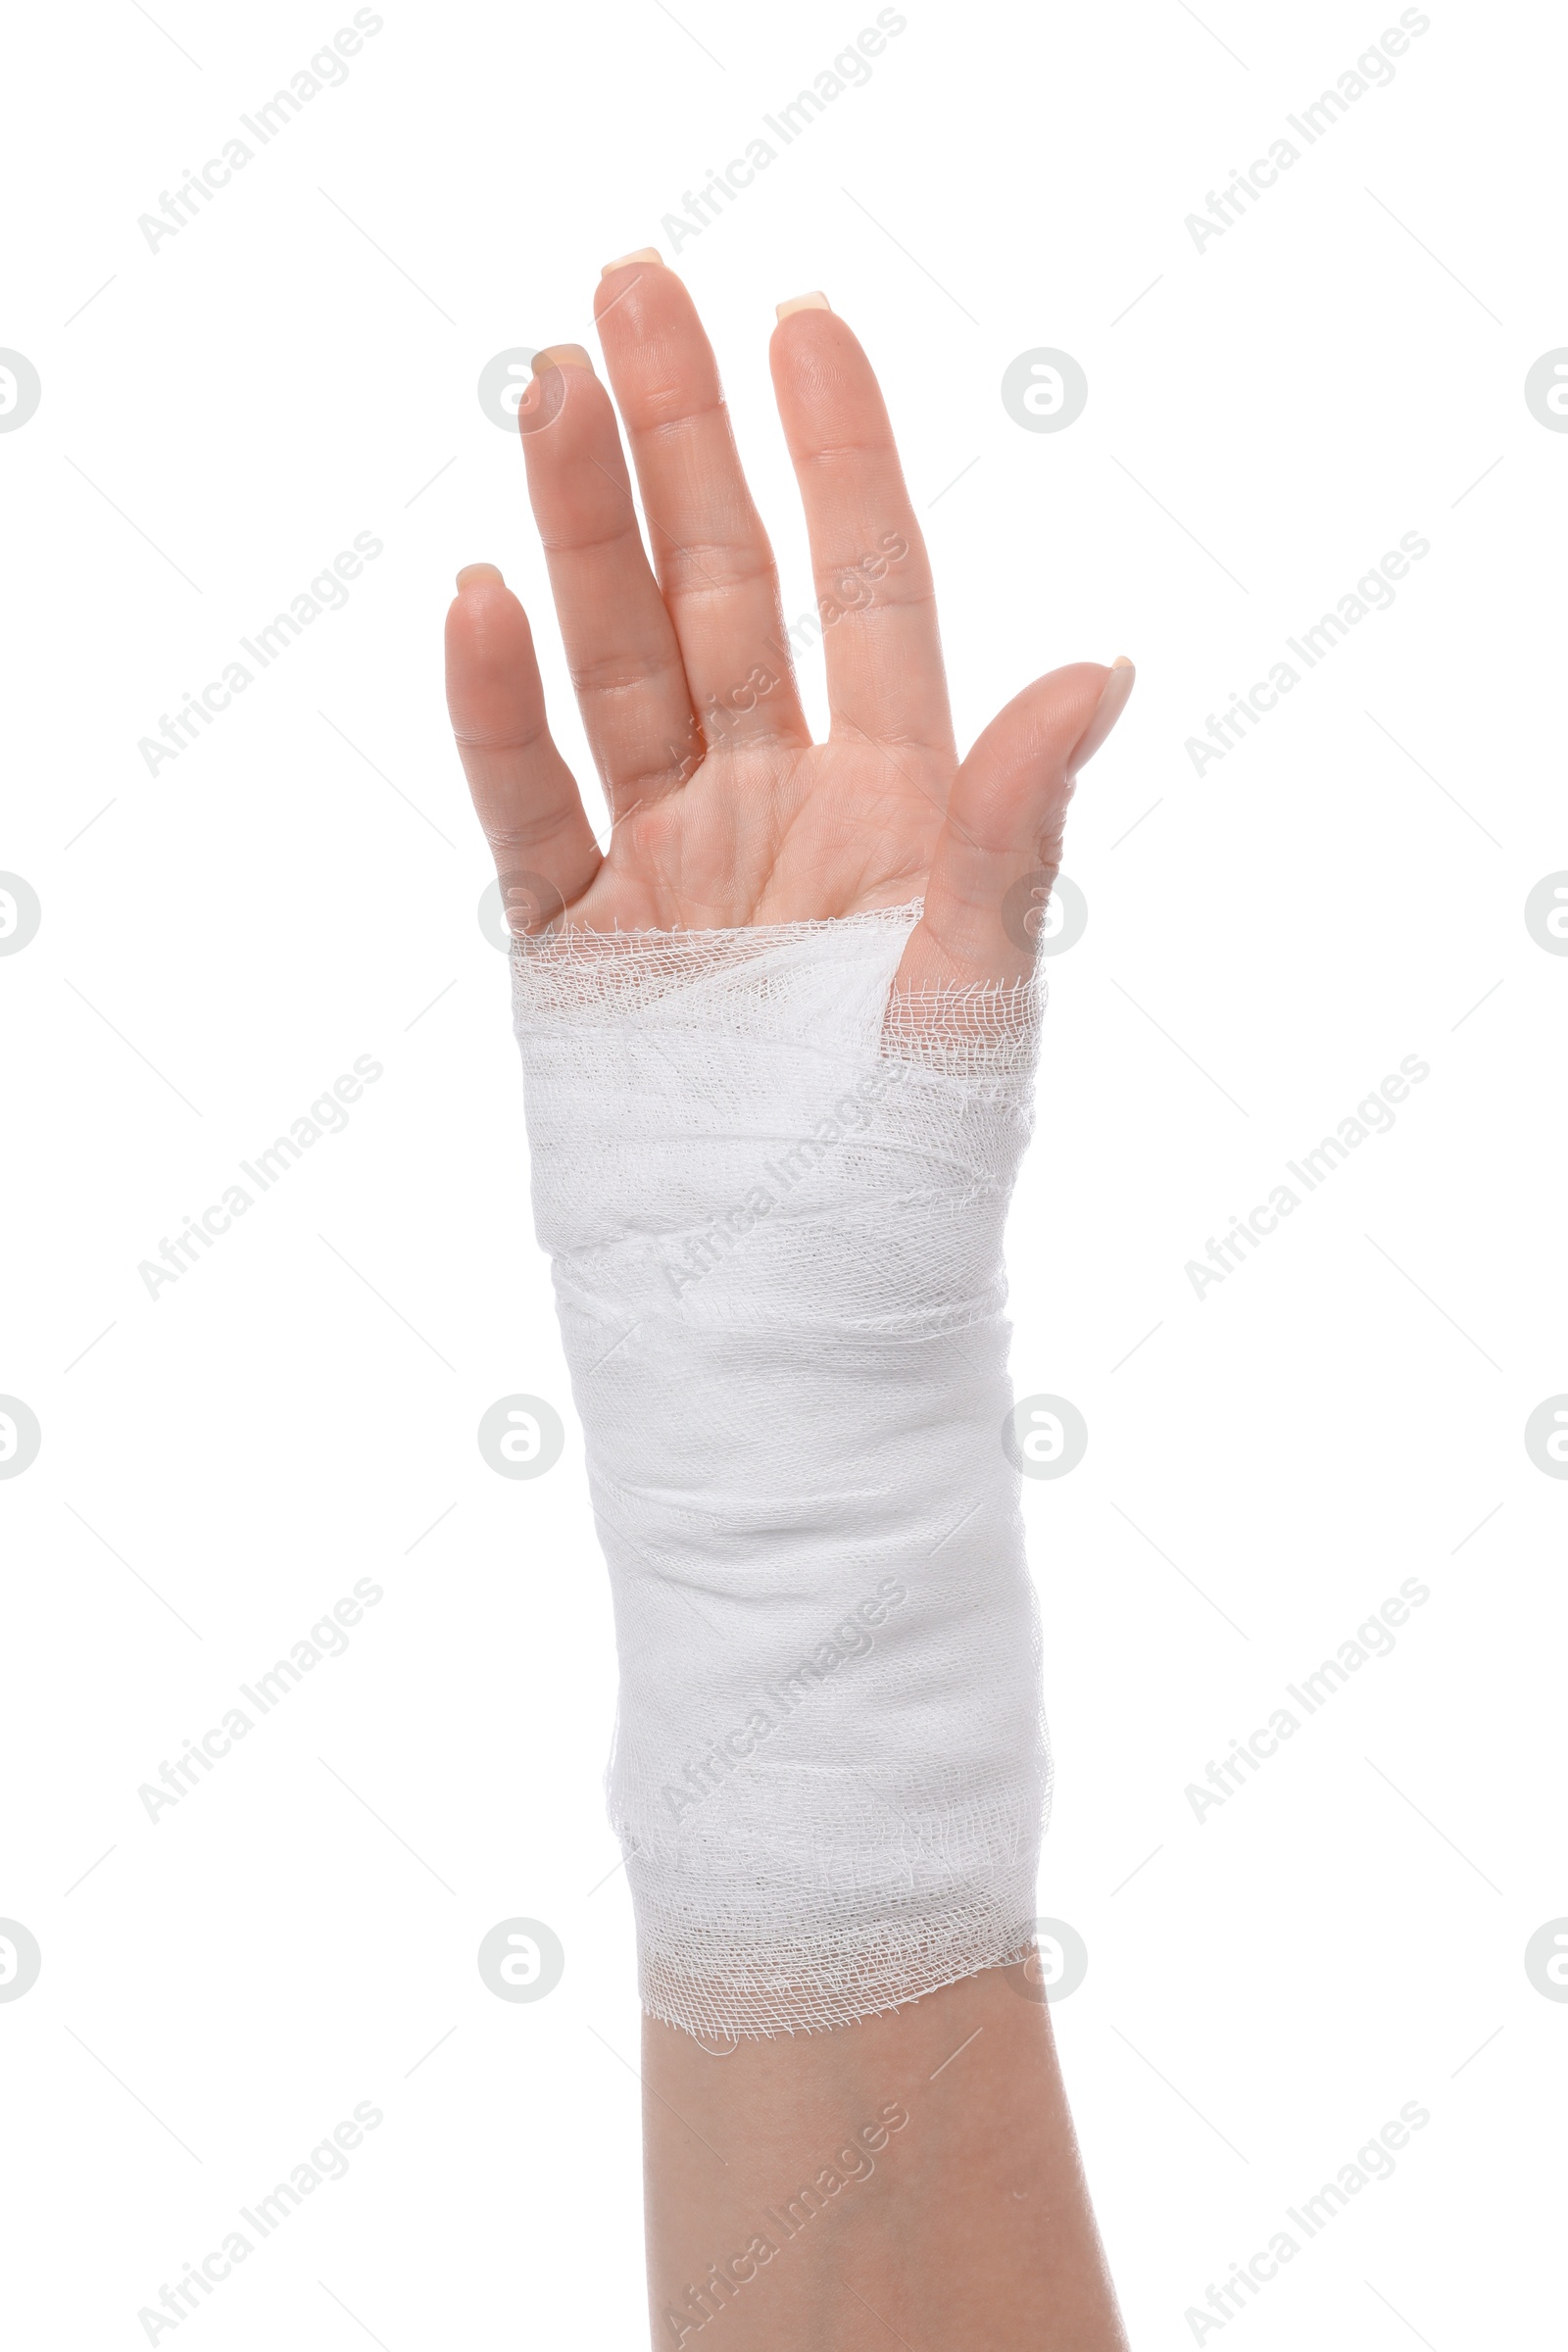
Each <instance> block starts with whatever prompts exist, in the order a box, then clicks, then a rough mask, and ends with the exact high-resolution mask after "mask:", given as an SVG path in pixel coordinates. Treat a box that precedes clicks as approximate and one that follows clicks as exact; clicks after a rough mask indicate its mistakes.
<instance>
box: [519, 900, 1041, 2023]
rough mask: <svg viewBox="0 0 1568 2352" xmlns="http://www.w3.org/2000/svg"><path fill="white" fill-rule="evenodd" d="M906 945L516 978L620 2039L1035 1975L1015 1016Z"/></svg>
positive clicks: (799, 945) (860, 2008)
mask: <svg viewBox="0 0 1568 2352" xmlns="http://www.w3.org/2000/svg"><path fill="white" fill-rule="evenodd" d="M919 912H920V909H919V907H918V906H917V905H916V906H912V907H895V908H889V909H886V910H882V911H879V912H875V913H871V914H862V915H852V916H848V917H845V918H842V919H840V920H837V921H828V922H819V923H800V924H782V925H769V926H760V927H756V928H752V929H748V930H741V931H681V932H629V933H628V932H586V931H581V930H571V929H567V930H564V931H562V932H559V933H557V934H554V935H548V934H547V935H546V936H544V937H542V938H539V939H532V940H528V939H519V940H516V941H515V942H514V953H513V973H514V994H515V1022H516V1031H517V1037H518V1042H519V1045H520V1048H521V1052H522V1061H523V1070H524V1092H525V1104H526V1111H527V1121H528V1133H529V1142H530V1150H531V1157H532V1189H533V1202H534V1214H535V1222H536V1226H537V1230H538V1234H539V1238H540V1241H541V1243H542V1244H543V1245H544V1247H545V1248H546V1249H547V1250H548V1251H549V1252H550V1256H551V1260H552V1268H553V1275H554V1282H555V1289H556V1298H557V1304H558V1309H559V1312H560V1317H561V1324H562V1333H563V1340H564V1348H565V1353H566V1359H567V1363H568V1367H569V1370H570V1374H571V1382H572V1393H573V1397H574V1399H575V1402H576V1406H577V1411H578V1414H579V1417H580V1419H581V1422H582V1427H583V1432H584V1438H585V1443H586V1452H587V1465H588V1477H589V1485H590V1490H591V1494H592V1497H593V1503H594V1511H595V1517H596V1521H597V1525H598V1530H599V1536H600V1541H601V1544H602V1545H603V1548H604V1552H605V1557H606V1561H607V1564H608V1566H609V1570H610V1578H611V1587H612V1593H613V1603H614V1612H615V1628H616V1645H617V1650H618V1653H619V1662H620V1677H621V1680H620V1698H619V1707H618V1712H617V1720H616V1731H615V1740H614V1746H613V1755H612V1759H611V1765H610V1771H609V1775H608V1782H607V1788H608V1794H609V1802H610V1811H611V1818H612V1820H613V1824H614V1827H615V1830H616V1833H617V1835H618V1837H619V1838H620V1841H621V1845H622V1850H623V1852H624V1854H625V1856H626V1869H627V1878H628V1883H629V1885H630V1887H631V1892H632V1898H633V1903H634V1906H635V1911H636V1919H637V1937H638V1952H639V1972H640V1980H641V1992H642V1999H643V2004H644V2007H645V2008H646V2009H647V2010H648V2011H649V2013H650V2014H651V2015H652V2016H655V2017H658V2018H662V2019H663V2020H664V2021H665V2022H666V2023H667V2024H670V2025H672V2026H676V2027H679V2028H681V2029H682V2030H683V2031H685V2032H687V2033H689V2034H697V2035H699V2036H701V2037H703V2038H718V2039H725V2040H727V2039H731V2038H734V2037H736V2036H749V2035H771V2034H781V2033H800V2032H807V2033H810V2032H821V2031H826V2030H830V2029H832V2028H835V2027H838V2026H841V2025H847V2024H850V2023H853V2022H854V2021H855V2020H857V2019H858V2018H862V2017H867V2016H871V2015H874V2014H876V2013H878V2012H880V2011H885V2010H887V2009H890V2008H893V2007H896V2006H898V2005H900V2004H902V2003H904V2002H906V2001H909V2000H914V1999H918V1998H920V1997H921V1996H922V1995H923V1994H925V1993H929V1992H933V1991H936V1990H937V1989H939V1988H940V1987H941V1986H942V1985H949V1984H953V1983H956V1982H957V1981H958V1980H959V1979H961V1978H963V1977H967V1976H972V1975H974V1974H976V1973H978V1972H979V1971H980V1970H983V1969H986V1968H993V1967H1003V1966H1006V1965H1009V1964H1011V1963H1012V1962H1014V1961H1016V1960H1017V1959H1018V1958H1020V1957H1021V1956H1022V1954H1023V1953H1024V1952H1025V1951H1027V1949H1028V1948H1029V1942H1030V1923H1031V1919H1032V1914H1033V1909H1034V1899H1035V1876H1036V1870H1037V1866H1038V1859H1039V1844H1040V1838H1041V1834H1042V1830H1043V1827H1044V1822H1045V1817H1046V1812H1047V1808H1048V1804H1049V1796H1050V1785H1051V1765H1050V1753H1049V1745H1048V1741H1047V1736H1046V1727H1045V1722H1044V1716H1043V1711H1042V1707H1041V1699H1040V1639H1039V1627H1038V1614H1037V1610H1036V1605H1035V1599H1034V1593H1033V1588H1032V1585H1031V1583H1030V1580H1029V1576H1028V1571H1027V1566H1026V1562H1025V1558H1024V1547H1023V1530H1022V1521H1021V1516H1020V1512H1019V1508H1018V1478H1017V1472H1016V1469H1015V1468H1014V1467H1013V1465H1012V1463H1011V1462H1009V1460H1008V1458H1007V1455H1006V1453H1005V1449H1004V1444H1003V1428H1004V1423H1005V1420H1006V1418H1007V1415H1008V1413H1009V1410H1010V1407H1011V1402H1012V1397H1011V1390H1010V1386H1009V1383H1008V1380H1007V1373H1006V1347H1007V1337H1008V1327H1007V1324H1006V1321H1005V1315H1004V1312H1003V1307H1004V1299H1005V1283H1004V1278H1003V1269H1002V1238H1003V1228H1004V1224H1005V1215H1006V1208H1007V1201H1008V1198H1009V1195H1010V1193H1011V1189H1012V1184H1013V1180H1014V1177H1015V1175H1016V1171H1017V1166H1018V1161H1019V1158H1020V1157H1021V1154H1022V1152H1023V1149H1024V1146H1025V1144H1026V1143H1027V1140H1028V1137H1029V1133H1030V1125H1031V1115H1032V1112H1031V1097H1032V1084H1033V1070H1034V1061H1035V1054H1036V1049H1037V1041H1038V1032H1039V1016H1040V1008H1041V996H1040V991H1039V989H1038V987H1037V985H1036V984H1035V983H1034V982H1033V981H1030V982H1025V983H1022V984H1020V985H1019V986H1017V987H1014V988H982V989H973V990H940V991H930V992H926V993H924V994H921V995H915V996H897V997H896V996H894V995H893V994H892V981H893V975H894V973H895V972H896V970H897V968H898V964H899V961H900V958H901V956H902V955H903V951H904V947H905V943H906V941H907V937H908V934H909V931H910V929H911V928H912V926H913V924H914V922H915V921H916V920H917V919H918V916H919Z"/></svg>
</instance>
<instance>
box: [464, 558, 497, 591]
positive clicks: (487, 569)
mask: <svg viewBox="0 0 1568 2352" xmlns="http://www.w3.org/2000/svg"><path fill="white" fill-rule="evenodd" d="M476 580H495V581H497V582H498V583H499V585H500V586H501V587H503V588H504V587H505V586H506V584H507V583H506V581H505V580H503V579H502V577H501V574H500V572H499V571H498V570H497V569H496V567H495V565H494V564H465V565H464V566H463V569H462V570H461V571H460V572H459V574H458V586H459V587H460V588H471V587H472V586H473V584H474V582H475V581H476Z"/></svg>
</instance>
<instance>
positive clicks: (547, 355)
mask: <svg viewBox="0 0 1568 2352" xmlns="http://www.w3.org/2000/svg"><path fill="white" fill-rule="evenodd" d="M541 362H543V364H544V366H545V367H547V368H587V370H588V372H589V374H590V375H592V373H593V371H594V364H593V362H592V360H591V359H590V358H589V357H588V354H587V353H586V352H585V351H584V349H583V347H582V345H581V344H580V343H552V344H550V345H549V346H548V348H547V349H546V350H544V351H536V352H535V353H534V355H533V364H534V367H535V368H536V369H537V368H538V367H539V365H540V363H541Z"/></svg>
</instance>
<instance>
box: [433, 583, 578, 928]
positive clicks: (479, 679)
mask: <svg viewBox="0 0 1568 2352" xmlns="http://www.w3.org/2000/svg"><path fill="white" fill-rule="evenodd" d="M447 708H448V710H449V711H451V714H452V729H453V733H454V734H455V735H456V737H457V742H458V753H459V756H460V758H461V759H462V761H463V769H464V773H465V775H466V777H467V779H468V790H469V792H470V793H471V794H472V796H473V806H474V809H475V812H476V813H477V815H478V819H479V822H480V824H481V825H482V826H483V828H484V835H485V839H486V840H487V841H488V842H489V844H490V850H491V855H492V856H493V857H494V858H495V861H496V871H497V873H498V874H499V875H500V876H501V902H502V907H503V910H504V911H505V912H506V914H507V917H508V920H509V921H510V922H511V924H512V926H513V928H514V929H517V930H530V931H537V930H542V929H543V927H544V925H545V924H546V923H548V922H550V921H551V920H552V919H553V917H554V916H556V915H557V914H559V913H560V912H561V911H562V908H563V907H570V906H571V905H572V904H573V902H574V901H575V900H577V899H579V898H580V897H581V896H582V893H583V892H584V891H585V890H586V889H587V887H588V885H589V883H590V882H591V881H592V880H593V878H594V875H595V874H596V873H597V871H598V870H599V866H600V863H601V859H600V855H599V846H598V844H597V842H596V841H595V840H594V835H593V827H592V826H591V825H590V824H589V822H588V819H587V816H586V815H585V814H584V812H583V805H582V802H581V800H580V799H579V797H578V793H577V787H576V784H575V783H574V781H573V780H572V774H571V770H570V768H569V767H568V766H567V765H566V762H565V761H564V760H563V758H562V757H561V754H560V752H559V751H558V750H557V749H556V746H555V744H554V743H553V742H552V741H551V738H550V728H549V725H548V723H547V721H546V718H545V698H544V689H543V687H542V686H541V685H540V683H539V664H538V662H536V661H535V659H534V651H533V637H532V635H531V633H530V631H529V628H528V618H527V614H526V613H524V612H523V609H522V607H521V606H520V605H519V604H518V602H517V600H516V598H515V596H514V595H513V593H512V591H511V589H510V588H509V587H508V586H507V584H506V582H505V581H504V580H503V578H502V577H501V574H500V572H499V571H497V570H496V568H495V565H494V564H469V565H467V566H466V569H464V570H463V571H460V572H459V574H458V593H457V596H456V598H455V600H454V602H453V604H452V606H451V609H450V611H449V612H448V613H447Z"/></svg>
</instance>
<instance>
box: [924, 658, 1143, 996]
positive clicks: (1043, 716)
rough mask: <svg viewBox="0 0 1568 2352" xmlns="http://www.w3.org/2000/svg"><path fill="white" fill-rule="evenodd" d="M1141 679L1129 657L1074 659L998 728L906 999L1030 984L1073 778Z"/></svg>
mask: <svg viewBox="0 0 1568 2352" xmlns="http://www.w3.org/2000/svg"><path fill="white" fill-rule="evenodd" d="M1135 674H1136V673H1135V672H1134V669H1133V665H1132V663H1131V662H1128V661H1127V660H1126V659H1125V657H1118V659H1117V661H1116V662H1114V664H1113V665H1112V666H1111V667H1110V668H1109V669H1103V668H1102V667H1101V666H1100V664H1099V662H1073V663H1072V664H1070V666H1069V667H1067V668H1066V669H1054V670H1053V671H1052V672H1051V674H1050V676H1049V677H1044V678H1037V679H1036V680H1035V682H1034V684H1033V685H1032V686H1026V687H1025V688H1024V690H1023V692H1022V694H1019V695H1015V696H1014V697H1013V700H1012V701H1011V702H1010V703H1009V704H1008V705H1007V707H1006V709H1005V711H1000V712H999V713H998V715H997V716H996V717H995V718H994V719H993V720H992V721H991V724H990V725H989V726H988V727H987V728H986V730H985V732H984V734H983V735H981V737H980V739H979V741H978V742H977V743H976V744H975V746H974V749H973V750H972V751H971V752H970V754H969V756H968V758H967V759H966V760H964V762H963V765H962V766H961V767H960V768H959V770H958V773H957V776H956V780H955V782H954V787H953V793H952V797H951V799H950V801H949V803H948V819H947V823H946V824H945V825H944V827H943V829H942V833H941V835H940V837H939V839H938V842H937V847H936V850H935V853H934V855H933V857H932V860H931V872H930V876H929V878H928V880H927V883H926V893H925V911H924V913H923V914H922V916H921V919H920V921H919V922H918V923H917V924H916V925H915V927H914V930H913V931H912V932H911V933H910V935H909V943H908V946H907V948H906V950H905V954H904V960H903V962H902V964H901V965H900V967H899V976H898V985H899V987H900V989H901V990H905V991H908V990H913V989H919V988H925V987H943V986H959V987H962V986H968V985H972V984H973V983H975V982H979V981H1004V982H1005V981H1014V980H1021V979H1024V978H1025V977H1026V976H1027V975H1028V973H1029V972H1030V970H1031V969H1032V968H1033V965H1034V960H1035V954H1036V938H1037V933H1038V927H1039V920H1040V915H1041V912H1042V911H1043V909H1044V905H1045V900H1046V898H1047V896H1048V895H1049V889H1050V885H1051V883H1052V882H1053V881H1054V879H1055V876H1056V873H1057V870H1058V868H1059V866H1060V864H1061V840H1062V830H1063V826H1064V824H1065V821H1066V815H1067V803H1068V802H1069V801H1070V800H1071V798H1072V792H1073V783H1074V779H1075V778H1076V776H1077V773H1078V770H1079V768H1080V767H1082V766H1083V764H1084V762H1085V761H1086V760H1089V759H1091V758H1092V757H1093V755H1094V753H1095V752H1097V751H1098V750H1099V749H1100V746H1101V745H1102V744H1103V742H1104V740H1105V737H1106V736H1107V735H1108V734H1109V733H1110V730H1111V728H1112V727H1113V726H1114V725H1115V723H1116V720H1117V719H1118V718H1119V717H1120V715H1121V712H1122V711H1123V709H1124V708H1125V706H1126V702H1127V698H1128V696H1129V695H1130V694H1131V692H1132V690H1133V679H1134V676H1135Z"/></svg>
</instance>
